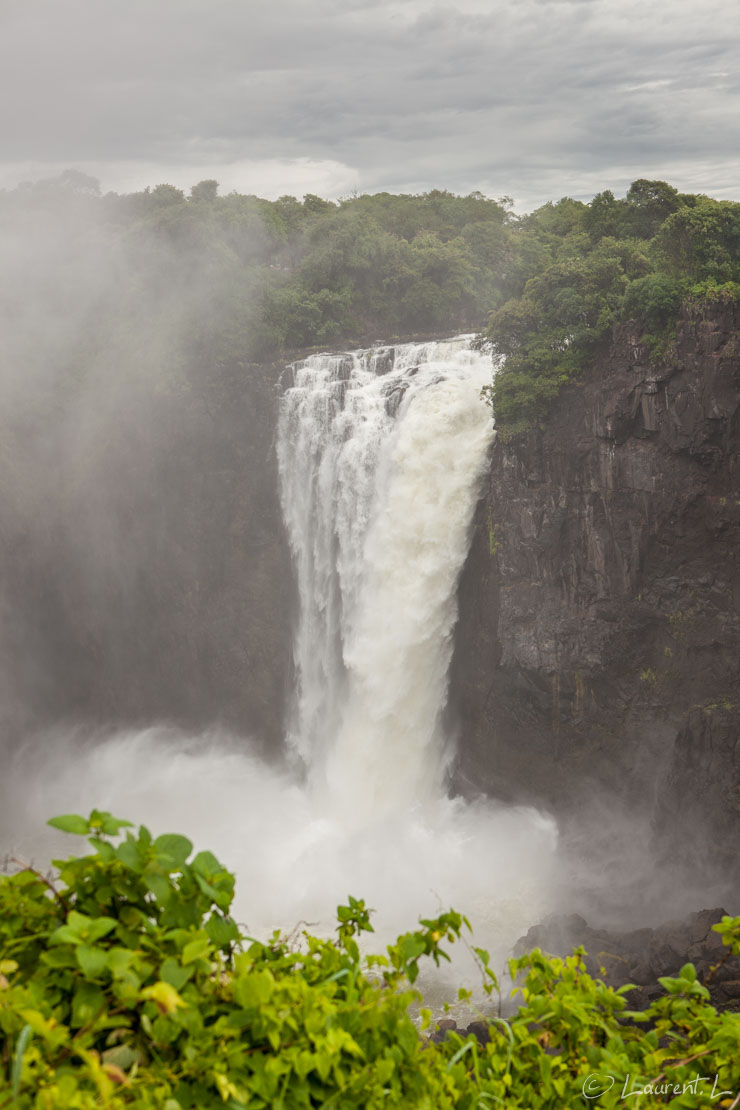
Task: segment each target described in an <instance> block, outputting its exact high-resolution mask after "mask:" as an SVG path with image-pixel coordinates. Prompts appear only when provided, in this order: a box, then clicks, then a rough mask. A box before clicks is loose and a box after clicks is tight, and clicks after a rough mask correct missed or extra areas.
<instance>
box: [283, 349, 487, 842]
mask: <svg viewBox="0 0 740 1110" xmlns="http://www.w3.org/2000/svg"><path fill="white" fill-rule="evenodd" d="M470 341H471V337H470V336H460V337H458V338H456V339H451V340H446V341H443V342H431V343H424V344H408V345H403V346H398V347H382V348H373V349H371V350H366V351H354V352H350V353H347V354H340V355H329V354H322V355H313V356H311V357H310V358H308V359H306V360H305V361H303V362H300V363H297V364H295V366H293V367H292V368H291V374H292V384H291V385H290V386H289V388H287V389H286V391H285V393H284V394H283V397H282V400H281V412H280V420H279V431H278V457H279V464H280V477H281V495H282V504H283V512H284V515H285V520H286V524H287V528H288V533H289V537H290V543H291V547H292V551H293V556H294V561H295V566H296V573H297V579H298V590H299V596H300V618H299V623H298V629H297V633H296V641H295V662H296V669H297V691H296V703H295V709H294V714H293V721H292V727H291V732H290V737H289V739H290V742H291V744H292V745H293V747H294V748H295V749H296V750H297V751H298V752H299V753H300V755H301V757H302V758H303V760H304V762H305V763H306V765H307V767H308V769H309V776H310V781H311V784H312V786H313V788H314V789H315V790H316V791H317V792H319V794H321V795H323V798H324V801H325V804H326V806H327V807H328V810H329V811H331V812H341V813H343V814H344V816H345V818H346V817H347V816H348V815H351V816H352V817H354V818H357V819H359V820H361V819H363V817H372V816H378V815H381V814H382V813H384V812H387V811H389V810H394V809H401V808H403V807H408V806H409V805H415V804H420V803H421V804H423V803H424V802H425V801H426V800H431V799H433V798H435V797H438V796H439V793H440V791H441V788H442V779H443V775H444V766H445V739H444V736H443V735H442V732H441V726H440V716H441V712H442V710H443V708H444V705H445V702H446V697H447V671H448V666H449V661H450V656H451V652H452V632H453V628H454V624H455V621H456V618H457V606H456V586H457V579H458V576H459V573H460V570H461V568H462V565H463V563H464V560H465V556H466V553H467V549H468V544H469V538H470V528H471V522H472V518H473V513H474V510H475V505H476V502H477V500H478V497H479V494H480V485H481V479H482V477H483V475H484V474H485V472H486V469H487V465H488V448H489V445H490V443H491V440H492V436H493V429H492V424H491V414H490V410H489V408H488V407H487V406H486V405H485V404H484V403H483V402H482V401H481V399H480V391H481V387H482V386H484V385H486V384H487V383H488V382H489V381H490V375H491V363H490V359H489V358H488V357H486V356H485V355H483V354H481V353H479V352H477V351H473V350H471V347H470Z"/></svg>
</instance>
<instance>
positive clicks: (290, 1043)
mask: <svg viewBox="0 0 740 1110" xmlns="http://www.w3.org/2000/svg"><path fill="white" fill-rule="evenodd" d="M50 823H51V824H53V825H54V827H56V828H61V829H65V830H67V831H70V832H72V833H74V834H76V835H81V836H87V838H88V843H89V845H90V847H91V848H92V852H91V853H90V854H88V855H86V856H81V857H74V856H73V857H71V858H69V859H66V860H62V861H57V864H56V866H57V868H58V869H59V874H58V877H57V878H56V879H55V880H54V881H53V882H52V881H51V880H49V879H47V878H45V877H43V876H42V875H40V874H39V873H37V872H35V871H34V870H33V869H31V868H27V869H25V870H21V871H19V872H17V873H15V874H12V875H6V876H3V877H2V878H0V1107H1V1108H3V1110H4V1108H6V1107H7V1108H8V1110H11V1108H13V1110H30V1108H32V1107H33V1108H34V1110H92V1108H94V1107H95V1108H97V1107H104V1108H107V1110H122V1108H124V1107H133V1108H136V1110H154V1108H163V1110H196V1108H197V1110H206V1108H208V1107H226V1108H227V1110H239V1108H240V1107H247V1106H249V1107H283V1108H285V1110H289V1108H293V1107H295V1108H298V1107H312V1106H315V1107H319V1106H324V1107H332V1106H334V1107H347V1108H349V1107H358V1108H361V1107H368V1108H379V1107H408V1108H413V1107H418V1108H426V1110H433V1108H434V1110H437V1108H441V1110H444V1108H452V1107H457V1108H460V1110H474V1108H489V1107H493V1106H506V1107H521V1108H527V1110H529V1108H539V1107H542V1108H548V1110H550V1108H551V1110H555V1108H561V1107H570V1106H573V1107H576V1106H578V1107H582V1106H583V1105H584V1104H587V1103H588V1101H594V1100H598V1101H594V1104H596V1105H599V1106H603V1107H611V1106H617V1105H621V1100H622V1099H623V1098H624V1091H628V1092H629V1094H630V1095H631V1096H637V1093H638V1092H639V1091H648V1092H649V1093H648V1094H647V1095H645V1096H643V1095H640V1096H639V1097H640V1099H641V1100H642V1098H643V1097H647V1098H650V1099H652V1100H653V1101H650V1102H646V1103H642V1104H644V1105H655V1104H658V1103H660V1104H661V1105H662V1102H663V1098H662V1096H661V1097H660V1098H658V1097H657V1096H656V1095H655V1093H654V1092H655V1091H656V1089H657V1086H658V1085H660V1084H663V1085H665V1084H669V1085H670V1086H671V1089H672V1091H673V1092H674V1095H675V1097H673V1102H672V1104H673V1105H675V1106H677V1107H698V1106H703V1105H707V1104H708V1098H709V1094H710V1092H711V1085H712V1083H713V1082H714V1080H715V1077H716V1084H717V1085H716V1090H717V1091H719V1092H723V1094H722V1095H717V1097H716V1099H714V1098H713V1100H712V1102H713V1104H716V1105H719V1106H729V1105H730V1103H731V1101H732V1099H733V1098H734V1097H735V1093H736V1092H737V1091H738V1090H740V1015H739V1014H735V1013H724V1014H718V1013H717V1012H716V1011H715V1010H714V1008H713V1007H712V1006H711V1005H710V1004H709V1001H708V991H707V989H706V987H704V986H703V985H702V984H700V983H699V982H697V978H696V972H695V970H694V968H693V966H692V965H691V964H687V965H686V966H685V967H684V968H682V969H681V972H680V973H679V975H678V976H677V977H676V978H665V979H663V980H661V983H662V986H663V988H664V990H665V994H664V996H663V997H661V998H660V999H659V1000H658V1001H657V1002H655V1003H654V1004H653V1006H652V1007H651V1009H650V1010H648V1011H647V1012H646V1013H644V1014H640V1013H631V1012H629V1011H628V1010H627V1005H626V1001H625V992H626V991H627V989H628V988H622V989H620V990H618V991H614V990H612V989H610V988H608V987H606V986H605V985H604V984H603V983H601V982H599V981H598V980H595V979H593V978H592V977H591V976H589V975H588V974H587V973H586V971H585V968H584V964H583V960H582V951H581V950H577V951H576V953H575V954H574V955H573V956H570V957H568V958H566V959H552V958H549V957H546V956H544V955H543V954H542V953H541V952H540V951H538V950H535V951H534V952H531V953H529V954H528V955H526V956H522V957H521V958H519V959H517V960H512V961H511V962H510V973H511V975H512V978H513V979H514V981H515V982H516V988H515V991H514V995H515V997H516V998H517V999H518V1002H519V1008H518V1009H517V1010H516V1012H515V1013H514V1014H513V1016H511V1017H510V1018H508V1019H503V1018H502V1017H500V1016H494V1017H489V1021H490V1031H491V1040H490V1043H489V1044H487V1045H486V1046H482V1045H480V1044H479V1043H478V1042H477V1041H476V1040H475V1038H473V1037H467V1038H465V1037H462V1036H460V1035H458V1034H456V1033H455V1034H452V1035H450V1036H449V1037H448V1038H447V1039H446V1040H445V1041H443V1042H442V1043H441V1044H433V1043H431V1042H430V1041H428V1040H427V1039H426V1038H425V1037H424V1035H423V1029H424V1026H423V1027H422V1030H419V1029H418V1028H417V1026H416V1025H415V1024H414V1022H413V1021H412V1018H411V1016H410V1014H409V1007H410V1005H411V1004H412V1003H417V1002H418V1001H419V997H420V996H419V995H418V992H416V991H415V990H413V989H412V987H411V984H413V982H414V981H415V979H416V977H417V974H418V970H419V962H420V961H421V960H422V959H425V958H431V959H432V960H433V961H434V962H435V963H439V961H440V960H442V959H447V958H448V956H447V952H446V951H445V949H444V948H443V947H442V945H443V944H444V943H445V942H447V943H451V942H454V941H456V940H457V939H459V937H460V935H461V931H462V930H463V928H469V926H468V923H467V921H466V920H465V918H464V917H462V916H461V915H460V914H458V913H455V912H454V911H452V910H451V911H449V912H448V913H444V914H441V915H440V916H439V917H437V918H434V919H424V920H421V921H420V923H419V927H418V928H417V929H416V930H415V931H413V932H411V933H407V934H405V935H403V936H401V937H399V938H398V940H397V941H396V942H395V943H394V944H392V945H390V946H389V947H388V949H387V950H386V952H385V953H384V954H383V955H371V956H367V957H363V956H362V955H361V952H360V949H359V945H358V942H357V938H358V936H359V935H360V934H361V933H363V932H372V925H371V923H370V911H369V910H368V908H367V907H366V906H365V903H364V902H363V901H361V900H359V899H355V898H350V899H349V902H348V904H347V905H346V906H340V907H339V909H338V918H339V926H338V929H337V937H336V940H334V941H332V940H327V939H321V938H318V937H315V936H311V935H310V934H308V933H303V934H302V936H301V938H300V940H299V941H296V940H295V939H294V938H286V937H282V936H280V935H279V934H277V933H276V934H274V935H273V936H272V937H271V938H270V940H269V941H267V942H260V941H257V940H254V939H252V938H249V937H246V936H243V935H241V934H240V932H239V930H238V929H237V926H236V925H235V923H234V922H233V920H232V918H231V917H230V916H229V908H230V905H231V900H232V896H233V890H234V880H233V876H231V875H230V874H229V872H228V871H226V870H225V869H224V868H223V867H222V866H221V864H220V863H219V862H218V860H216V859H215V857H214V856H212V855H211V853H209V852H200V853H198V854H196V855H193V847H192V845H191V843H190V841H189V840H188V839H187V838H186V837H183V836H179V835H175V834H168V835H164V836H159V837H156V838H154V837H152V835H151V834H150V833H149V832H148V830H147V829H146V828H144V827H143V826H142V827H141V828H140V829H139V830H138V831H137V832H136V833H134V832H132V831H130V830H131V826H130V825H129V823H128V822H125V821H119V820H117V819H115V818H113V817H112V816H111V815H110V814H108V813H104V812H98V811H94V812H93V813H92V814H91V816H90V818H89V819H85V818H82V817H79V816H75V815H67V816H64V817H61V818H55V819H54V820H53V821H52V822H50ZM124 830H126V831H125V832H124ZM716 928H717V930H718V932H719V933H720V934H721V935H722V939H723V942H724V944H725V945H726V946H727V947H728V950H729V951H731V952H733V953H735V954H740V918H729V917H727V918H724V919H723V921H722V923H721V924H720V925H718V926H717V927H716ZM473 951H474V954H475V956H476V957H477V959H478V962H479V966H480V970H481V973H482V976H483V988H484V991H485V993H486V994H487V995H488V996H489V997H490V998H491V1000H493V998H495V996H496V995H498V991H499V985H498V981H497V978H496V976H495V974H494V973H493V971H492V969H491V968H490V960H489V956H488V953H487V952H485V951H484V950H483V949H474V950H473ZM461 993H462V994H463V995H465V994H466V992H461ZM422 1015H423V1020H424V1023H427V1024H428V1021H429V1015H428V1013H426V1012H424V1011H422ZM697 1077H709V1078H708V1079H706V1080H703V1079H702V1080H701V1083H699V1082H698V1078H697ZM676 1091H677V1092H678V1093H677V1094H676ZM650 1092H653V1093H650ZM722 1098H724V1101H722Z"/></svg>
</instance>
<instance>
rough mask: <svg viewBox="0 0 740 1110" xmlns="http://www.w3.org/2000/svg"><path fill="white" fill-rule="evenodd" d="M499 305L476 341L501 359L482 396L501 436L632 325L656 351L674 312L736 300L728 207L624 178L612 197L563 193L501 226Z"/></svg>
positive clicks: (734, 220) (739, 240)
mask: <svg viewBox="0 0 740 1110" xmlns="http://www.w3.org/2000/svg"><path fill="white" fill-rule="evenodd" d="M508 232H509V235H508V240H507V255H506V266H507V273H508V277H507V281H506V283H505V284H506V287H507V288H506V292H508V293H509V294H510V296H509V299H508V300H507V301H506V303H505V304H503V305H501V306H500V307H498V308H497V309H496V310H495V311H494V312H493V313H492V314H491V317H490V319H489V321H488V324H487V326H486V328H485V331H484V340H486V341H488V343H490V345H491V347H492V348H493V350H494V351H495V352H496V353H497V354H498V355H503V356H505V362H504V365H503V369H502V370H501V371H500V372H499V374H498V375H497V376H496V378H495V380H494V384H493V386H492V389H491V391H490V397H491V400H492V402H493V408H494V412H495V416H496V422H497V424H498V425H499V427H500V428H501V429H502V431H503V432H504V434H505V435H511V434H516V432H518V431H521V430H523V429H524V428H526V427H528V426H529V425H530V424H531V423H532V422H533V421H536V420H537V419H538V418H540V417H541V416H543V415H544V414H545V413H546V411H547V408H548V406H549V404H550V402H551V401H552V400H553V398H554V397H555V396H556V395H557V394H558V392H559V390H560V388H561V387H562V386H563V385H564V384H565V383H566V382H568V381H570V380H572V379H573V378H574V377H576V376H577V375H578V374H580V373H581V372H582V371H583V370H584V369H585V368H586V367H587V366H588V365H589V364H590V363H592V362H594V361H595V360H596V359H597V357H598V355H599V353H601V352H602V351H603V350H604V348H605V347H606V346H607V345H608V342H609V339H610V337H611V334H612V328H613V326H614V325H615V324H617V323H619V322H620V321H623V320H628V319H631V320H634V321H636V323H637V325H638V328H639V330H640V331H641V332H642V333H643V337H644V341H645V342H646V343H647V345H648V347H649V348H650V349H652V352H653V353H654V354H656V355H660V354H663V353H665V352H666V350H667V348H668V347H669V344H670V340H671V337H672V334H673V332H674V329H675V323H676V320H677V317H678V314H679V310H680V307H681V305H682V303H683V302H684V301H686V300H687V299H689V300H694V301H700V302H706V301H717V300H720V301H721V300H737V299H738V298H740V204H735V203H732V202H729V201H717V200H712V199H710V198H709V197H705V196H694V195H690V194H683V193H679V192H678V191H677V190H676V189H674V188H673V187H672V186H670V185H667V184H666V183H665V182H663V181H647V180H639V181H635V182H634V183H633V184H632V185H631V186H630V189H629V191H628V192H627V195H626V197H624V199H620V200H618V199H616V198H615V197H614V195H613V194H612V193H611V192H609V191H608V190H607V191H606V192H603V193H599V194H598V196H596V197H594V199H593V200H592V201H591V203H590V204H583V203H581V202H579V201H575V200H570V199H568V198H564V199H563V200H561V201H559V202H558V203H556V204H552V203H550V204H546V205H544V207H542V208H539V209H537V211H535V212H533V213H531V215H528V216H525V217H523V218H522V219H520V220H518V221H512V222H510V224H509V228H508Z"/></svg>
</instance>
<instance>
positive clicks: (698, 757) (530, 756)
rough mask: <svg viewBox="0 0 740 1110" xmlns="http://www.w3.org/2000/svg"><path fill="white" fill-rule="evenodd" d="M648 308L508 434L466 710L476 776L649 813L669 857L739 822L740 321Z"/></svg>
mask: <svg viewBox="0 0 740 1110" xmlns="http://www.w3.org/2000/svg"><path fill="white" fill-rule="evenodd" d="M738 316H739V313H738V307H737V305H734V306H728V307H718V308H716V309H712V310H711V312H708V313H707V312H706V310H705V312H704V313H702V312H701V311H699V310H698V309H697V310H694V311H691V310H687V311H685V312H684V314H683V315H682V317H681V320H680V323H679V326H678V332H677V340H676V343H675V346H674V347H673V348H672V349H671V351H670V352H669V353H668V354H667V355H666V356H665V357H663V358H660V359H655V358H651V357H650V356H649V355H648V352H647V350H646V349H645V347H644V346H642V345H641V343H640V336H639V334H638V333H637V332H636V331H635V329H634V327H633V326H632V325H629V324H625V325H621V326H619V327H618V329H617V330H616V332H615V336H614V340H613V343H612V346H611V350H610V352H609V355H608V357H607V358H606V360H605V361H604V362H603V364H600V365H597V366H594V367H593V369H592V371H591V372H590V373H589V374H588V375H587V376H586V378H585V379H584V380H583V381H581V382H579V383H578V384H574V385H571V386H568V387H567V389H566V390H565V391H564V392H563V394H562V395H561V396H560V398H559V399H558V400H557V402H556V403H555V405H554V407H553V410H552V412H551V415H550V417H549V419H548V420H547V421H546V423H545V424H543V425H542V426H540V427H538V428H536V429H533V430H532V431H531V432H529V433H527V434H525V435H524V436H520V437H518V438H515V439H513V440H512V441H510V442H503V441H502V440H501V439H499V440H497V442H496V443H495V444H494V448H493V459H492V468H491V477H490V485H489V488H488V491H487V494H486V496H485V498H484V499H483V500H482V502H481V503H480V505H479V508H478V512H477V518H476V530H475V535H474V539H473V544H472V548H471V551H470V554H469V557H468V561H467V564H466V567H465V570H464V572H463V577H462V580H461V584H460V619H459V623H458V626H457V630H456V649H455V656H454V660H453V673H452V685H451V711H452V713H453V715H454V716H455V718H456V720H457V721H458V723H459V725H460V731H461V736H462V740H461V753H460V757H459V765H458V779H459V781H460V782H461V783H462V784H464V786H465V788H466V789H467V790H472V791H475V790H482V791H490V792H492V793H494V794H496V795H499V796H503V797H507V798H510V799H516V800H520V799H522V798H523V799H525V800H528V801H533V802H540V803H544V804H546V805H548V806H549V807H551V808H552V809H553V810H554V811H555V812H556V813H561V814H565V813H568V812H571V813H572V812H578V810H579V807H580V808H588V807H589V806H590V805H591V804H592V801H593V798H594V796H595V797H598V798H600V799H603V798H608V799H610V801H611V802H612V803H614V804H615V805H622V806H626V807H627V809H628V810H631V811H632V812H639V813H641V814H642V815H643V817H645V816H647V817H648V818H649V819H650V822H651V824H652V826H653V829H654V831H655V832H656V833H657V834H658V838H659V840H661V839H662V844H663V851H664V854H667V855H668V856H669V855H670V854H671V853H672V852H674V851H676V852H678V851H680V852H682V853H684V855H685V856H686V862H687V863H688V864H689V865H690V864H691V854H692V851H693V850H695V858H696V861H703V863H702V865H704V864H706V858H707V854H708V853H711V855H712V858H713V860H715V861H716V862H717V864H718V866H722V865H725V866H727V865H730V864H732V865H734V866H736V863H735V859H734V855H735V853H734V844H735V843H736V837H737V833H738V831H740V788H739V787H738V778H739V774H740V746H739V745H738V733H739V729H738V724H739V722H740V474H739V473H738V447H739V446H740V443H739V439H740V333H739V331H738V327H739V324H740V321H739V319H738Z"/></svg>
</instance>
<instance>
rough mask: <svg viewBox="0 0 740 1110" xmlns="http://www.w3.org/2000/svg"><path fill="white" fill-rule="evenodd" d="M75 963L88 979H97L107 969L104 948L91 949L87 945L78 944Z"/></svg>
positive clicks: (106, 955)
mask: <svg viewBox="0 0 740 1110" xmlns="http://www.w3.org/2000/svg"><path fill="white" fill-rule="evenodd" d="M75 955H76V956H77V963H78V964H79V965H80V967H81V968H82V970H83V971H84V973H85V975H87V976H88V978H90V979H97V977H98V976H99V975H102V974H103V972H104V971H106V970H107V969H108V953H107V951H106V950H105V948H93V947H91V946H90V945H89V944H79V945H78V946H77V948H76V950H75Z"/></svg>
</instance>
